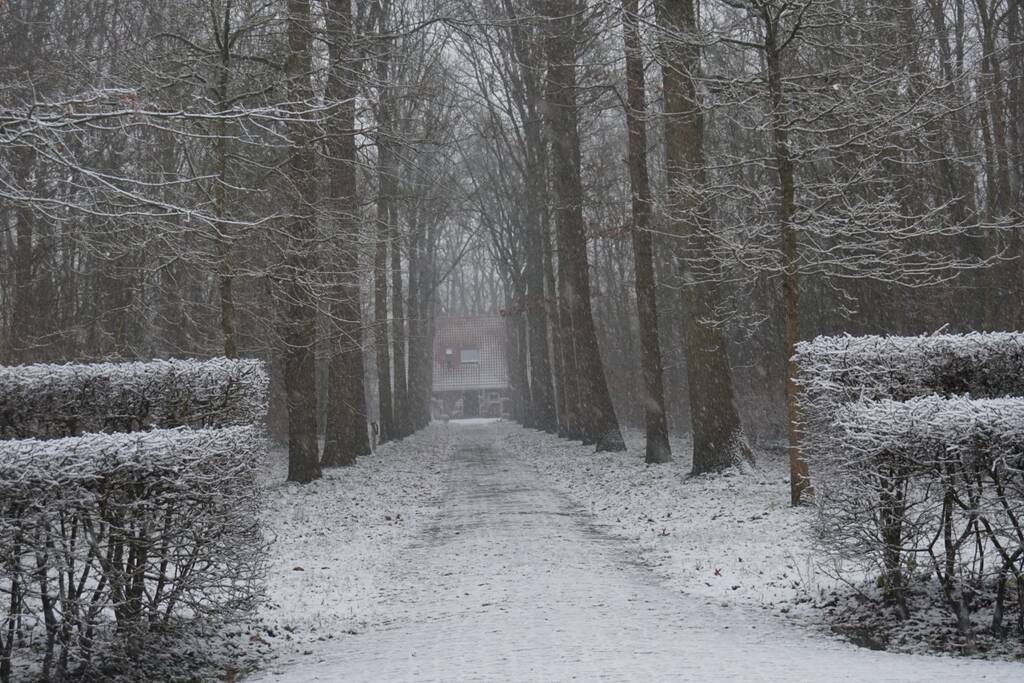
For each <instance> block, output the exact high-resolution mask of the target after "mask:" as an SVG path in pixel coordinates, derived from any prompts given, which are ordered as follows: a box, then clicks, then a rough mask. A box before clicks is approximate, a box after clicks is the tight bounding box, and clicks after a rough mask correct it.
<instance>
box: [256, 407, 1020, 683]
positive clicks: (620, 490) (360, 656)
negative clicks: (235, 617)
mask: <svg viewBox="0 0 1024 683" xmlns="http://www.w3.org/2000/svg"><path fill="white" fill-rule="evenodd" d="M627 440H628V441H629V445H630V450H629V452H628V453H615V454H596V455H595V454H593V453H592V449H591V448H590V447H583V446H579V445H575V444H571V443H568V442H565V441H562V440H559V439H557V438H556V437H553V436H549V435H545V434H540V433H537V432H531V431H527V430H524V429H522V428H520V427H518V426H516V425H513V424H509V423H490V424H458V423H455V422H453V423H450V424H446V425H440V424H435V425H432V426H431V427H430V428H429V429H427V430H425V431H424V432H422V433H420V434H418V435H416V436H414V437H412V438H409V439H406V440H405V441H404V442H402V443H400V444H389V445H386V446H384V447H382V448H381V449H380V452H379V454H378V455H377V456H373V457H368V458H361V459H360V461H359V464H358V465H356V466H355V467H353V468H350V469H345V470H337V471H333V472H331V473H330V474H329V475H328V478H326V479H325V480H324V481H321V482H319V483H316V484H313V485H311V486H307V487H305V488H301V487H298V486H293V485H279V486H277V487H276V488H273V489H272V490H271V491H270V492H269V496H270V499H269V501H268V510H267V524H268V527H269V528H270V529H271V530H272V531H276V532H277V534H278V535H279V536H280V538H279V541H278V544H277V546H276V550H275V552H274V559H273V563H272V568H271V586H270V590H271V595H272V597H273V605H272V606H271V607H270V608H269V609H268V610H267V611H266V613H265V615H264V616H265V618H266V620H267V621H268V622H270V623H271V625H272V628H275V629H277V632H275V636H274V637H273V638H272V640H273V641H274V644H275V652H276V653H277V658H276V660H275V661H274V662H272V663H271V664H270V666H269V667H268V668H267V669H266V670H264V671H263V672H260V673H258V674H256V675H255V677H254V679H255V680H260V681H288V682H291V681H295V682H298V681H407V680H408V681H421V680H422V681H462V680H494V681H523V680H530V681H534V680H535V681H553V680H568V679H577V680H643V681H650V680H677V681H739V680H761V681H786V682H787V683H791V682H793V681H816V680H830V681H868V680H870V681H965V680H972V681H973V680H989V681H1020V680H1024V666H1022V665H1021V664H1018V663H1012V662H993V661H983V660H977V659H957V658H952V657H928V656H920V655H898V654H893V653H887V652H875V651H870V650H865V649H860V648H857V647H855V646H853V645H849V644H847V643H844V642H842V641H839V640H837V639H835V638H833V637H829V636H828V635H826V634H825V633H823V632H822V631H823V629H822V628H821V627H818V626H815V625H813V624H806V623H803V624H802V623H797V622H796V621H794V620H792V619H789V618H786V616H784V614H782V613H785V612H789V611H790V610H791V609H793V608H794V606H796V605H798V604H799V603H800V602H801V601H806V600H807V596H808V595H810V594H812V593H813V592H815V591H817V590H819V589H821V588H824V587H826V585H831V584H827V583H826V582H825V580H824V579H823V578H822V575H821V574H820V573H819V572H817V571H816V570H815V569H814V562H813V558H812V557H811V556H810V555H809V553H808V552H807V550H806V548H807V547H808V545H809V540H808V535H807V531H806V524H807V522H808V521H809V518H810V515H811V514H812V512H811V511H810V510H806V509H796V510H794V509H792V508H790V507H789V506H788V504H787V500H788V482H787V479H786V475H785V469H784V467H783V465H782V463H781V462H780V463H773V462H762V463H761V464H760V465H759V467H758V469H757V470H756V471H755V472H754V473H753V474H738V473H727V474H725V475H720V476H712V477H697V478H688V477H687V472H688V470H689V463H688V455H687V454H686V453H685V450H686V449H685V447H684V445H683V444H681V443H674V444H673V445H674V447H675V454H676V457H677V461H676V462H675V463H672V464H669V465H664V466H651V467H648V466H646V465H644V464H643V463H642V439H640V438H638V437H637V435H630V437H629V438H628V439H627ZM762 460H764V459H763V458H762ZM278 476H280V477H281V478H283V473H282V472H279V473H278ZM652 570H653V571H652ZM796 611H799V608H797V610H796ZM773 612H774V613H773ZM790 616H791V615H790Z"/></svg>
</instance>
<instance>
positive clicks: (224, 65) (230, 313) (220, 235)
mask: <svg viewBox="0 0 1024 683" xmlns="http://www.w3.org/2000/svg"><path fill="white" fill-rule="evenodd" d="M221 21H222V22H223V23H221V24H219V25H215V26H214V32H215V34H216V42H217V48H218V50H219V51H220V64H218V65H217V80H216V85H215V86H214V96H215V98H216V100H217V112H218V114H219V116H218V117H217V121H216V124H215V129H216V136H217V139H216V143H215V155H216V169H215V170H216V173H217V180H216V181H215V182H214V186H213V203H214V213H215V216H216V220H215V222H214V230H215V231H216V235H214V242H215V243H216V245H217V258H218V259H219V264H218V273H217V278H218V284H219V286H220V329H221V337H222V339H223V344H224V355H225V356H227V357H228V358H234V357H235V356H237V355H238V340H237V331H236V325H235V294H234V282H235V279H234V272H233V271H234V269H233V267H232V264H231V236H230V235H229V234H228V229H229V228H228V223H227V220H226V219H227V186H228V131H227V125H228V124H227V114H226V112H227V110H228V106H229V101H228V96H229V95H228V93H229V90H228V89H229V85H230V81H231V38H232V33H231V3H230V2H227V3H225V4H224V16H223V17H222V19H221Z"/></svg>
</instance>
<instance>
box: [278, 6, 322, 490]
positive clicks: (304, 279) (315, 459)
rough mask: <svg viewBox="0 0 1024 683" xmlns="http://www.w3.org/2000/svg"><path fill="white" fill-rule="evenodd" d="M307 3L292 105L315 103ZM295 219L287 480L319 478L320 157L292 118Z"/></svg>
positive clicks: (296, 38)
mask: <svg viewBox="0 0 1024 683" xmlns="http://www.w3.org/2000/svg"><path fill="white" fill-rule="evenodd" d="M311 44H312V26H311V22H310V12H309V0H288V60H287V63H286V69H287V76H288V80H289V88H290V93H291V97H292V101H293V102H296V103H299V102H311V101H312V99H313V93H312V88H311V87H310V84H309V69H310V67H311V63H310V60H311V58H312V49H311ZM288 127H289V135H290V137H291V154H290V158H289V162H288V180H289V181H290V182H291V186H292V187H291V195H292V197H293V206H292V212H293V216H292V217H291V218H290V219H289V221H290V225H289V234H288V244H287V249H288V252H287V254H286V258H285V271H286V272H285V277H284V280H285V284H284V299H285V301H284V315H285V320H284V326H285V331H284V335H283V336H284V344H285V350H284V353H285V374H284V381H285V393H286V395H287V407H288V481H297V482H300V483H306V482H310V481H312V480H314V479H319V478H320V458H319V453H318V445H317V438H316V437H317V430H316V368H315V362H314V349H315V348H316V305H315V302H314V301H313V297H312V294H311V291H310V285H311V283H310V279H311V278H312V273H313V270H314V268H313V266H314V256H313V253H314V251H313V249H314V245H315V243H316V235H315V231H316V230H315V228H316V186H317V181H316V159H315V157H314V154H313V131H312V130H311V128H312V124H310V123H309V122H307V121H304V120H302V117H300V116H295V117H293V118H292V119H290V121H289V124H288Z"/></svg>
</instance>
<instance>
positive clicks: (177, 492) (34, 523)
mask: <svg viewBox="0 0 1024 683" xmlns="http://www.w3.org/2000/svg"><path fill="white" fill-rule="evenodd" d="M264 448H265V445H264V438H263V434H262V430H261V429H260V428H257V427H226V428H222V429H202V430H189V429H184V428H179V429H172V430H153V431H150V432H136V433H129V434H89V435H85V436H81V437H71V438H67V439H57V440H48V441H40V440H35V439H25V440H18V441H3V442H0V551H2V553H3V556H2V558H0V594H3V596H4V600H3V604H2V606H0V617H3V618H2V619H0V625H2V626H3V627H4V628H3V633H2V635H0V648H3V649H2V650H0V659H3V658H5V656H6V657H9V656H10V653H11V649H12V646H13V645H14V643H13V642H12V640H13V641H17V640H18V635H17V634H18V633H19V632H20V633H21V634H22V636H23V637H27V635H26V634H32V633H33V632H35V634H36V637H37V638H39V639H40V641H41V642H40V644H41V645H42V646H43V649H44V666H45V667H46V668H47V669H48V671H44V672H43V674H44V676H43V677H44V679H45V680H51V678H52V679H57V680H60V679H61V675H63V672H64V671H71V670H76V669H79V668H82V667H88V666H90V665H91V664H92V663H93V662H94V661H95V656H96V654H97V652H99V651H102V652H104V653H105V656H106V657H109V656H111V648H110V647H109V646H110V645H111V644H112V643H114V641H115V639H116V642H117V643H118V644H120V645H123V646H124V647H125V648H126V649H123V650H122V654H123V655H124V656H125V657H130V656H133V655H137V654H138V653H132V652H131V647H132V640H133V639H135V638H139V637H142V636H143V635H145V634H147V633H152V632H154V631H159V630H160V629H163V628H166V627H168V626H169V625H173V622H174V621H175V620H180V619H183V618H187V619H199V620H202V621H203V622H205V623H207V624H209V623H211V622H217V621H223V620H225V619H230V618H232V617H233V616H236V615H237V614H239V613H241V612H243V611H244V610H246V609H248V608H249V607H251V606H252V603H253V601H254V599H256V597H257V596H258V593H259V586H260V579H261V575H262V568H263V550H264V541H263V538H262V534H261V532H260V527H259V524H258V521H257V520H258V515H257V509H258V502H259V501H258V495H257V490H258V488H257V481H256V470H257V467H258V463H259V461H260V454H261V452H262V451H263V449H264ZM39 633H42V634H44V635H43V636H42V637H40V636H39V635H38V634H39ZM115 637H116V638H115Z"/></svg>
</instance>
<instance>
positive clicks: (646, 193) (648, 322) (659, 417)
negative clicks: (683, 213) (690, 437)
mask: <svg viewBox="0 0 1024 683" xmlns="http://www.w3.org/2000/svg"><path fill="white" fill-rule="evenodd" d="M638 5H639V2H638V0H623V2H622V14H623V17H622V18H623V23H622V29H623V31H622V32H623V40H624V42H625V52H626V87H627V90H628V102H627V105H626V124H627V127H628V129H629V179H630V184H631V186H632V190H633V230H632V235H633V263H634V267H633V270H634V276H635V279H636V306H637V312H638V314H639V320H640V368H641V374H642V375H643V383H644V387H643V390H644V395H643V396H642V401H643V406H644V418H645V423H646V427H647V452H646V457H645V459H646V461H647V462H649V463H662V462H669V461H670V460H671V459H672V450H671V448H670V447H669V443H668V421H667V420H666V419H665V390H664V387H663V386H662V370H661V346H660V344H659V343H658V302H657V286H656V284H655V279H654V250H653V245H652V242H653V240H652V238H651V233H650V230H649V228H650V221H651V183H650V178H649V176H648V173H647V127H646V124H645V123H644V116H645V115H646V113H647V105H646V103H645V102H644V88H645V86H644V62H643V55H642V54H641V52H640V33H639V30H638V28H637V24H638V20H639V18H638V16H637V12H638V11H639V8H638Z"/></svg>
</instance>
